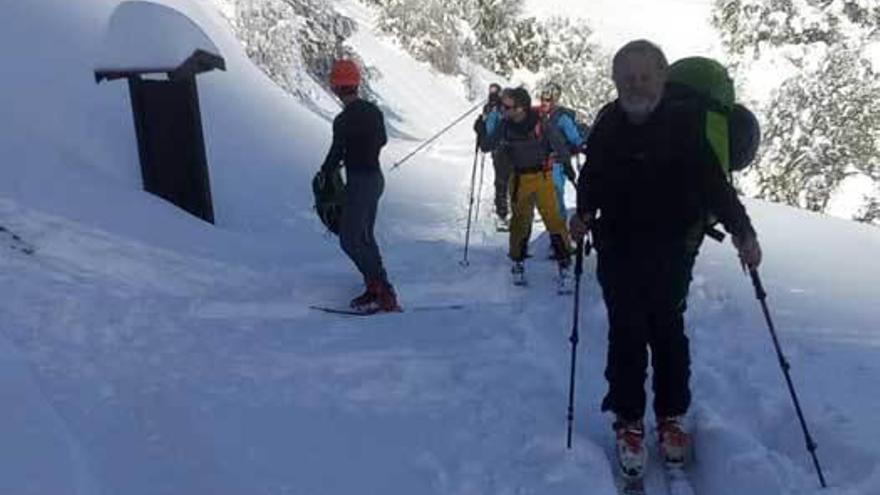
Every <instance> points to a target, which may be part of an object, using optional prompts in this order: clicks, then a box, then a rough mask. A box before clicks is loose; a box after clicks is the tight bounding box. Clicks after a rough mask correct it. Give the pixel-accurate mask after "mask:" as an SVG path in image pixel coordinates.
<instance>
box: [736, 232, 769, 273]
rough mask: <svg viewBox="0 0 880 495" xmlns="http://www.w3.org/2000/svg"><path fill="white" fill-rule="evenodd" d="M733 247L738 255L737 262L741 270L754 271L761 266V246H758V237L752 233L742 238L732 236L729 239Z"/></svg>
mask: <svg viewBox="0 0 880 495" xmlns="http://www.w3.org/2000/svg"><path fill="white" fill-rule="evenodd" d="M731 240H732V241H733V245H734V246H736V250H737V252H738V253H739V260H740V263H742V266H743V268H744V269H745V268H748V269H750V270H754V269H755V268H758V265H760V264H761V257H762V255H761V245H760V244H758V237H757V236H756V235H755V234H754V232H750V233H748V234H746V235H744V236H742V237H739V236H733V238H732V239H731Z"/></svg>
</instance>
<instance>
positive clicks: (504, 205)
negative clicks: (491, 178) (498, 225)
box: [492, 151, 512, 219]
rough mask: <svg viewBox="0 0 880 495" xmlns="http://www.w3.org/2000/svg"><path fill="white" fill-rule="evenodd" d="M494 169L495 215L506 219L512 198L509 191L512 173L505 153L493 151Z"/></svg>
mask: <svg viewBox="0 0 880 495" xmlns="http://www.w3.org/2000/svg"><path fill="white" fill-rule="evenodd" d="M492 168H494V169H495V214H496V215H498V216H499V217H500V218H505V219H506V218H507V215H508V214H509V213H510V208H509V204H510V203H509V202H510V196H509V195H508V189H507V188H508V184H509V183H510V174H511V171H512V169H511V165H510V161H509V160H508V159H507V156H506V155H505V154H504V153H502V152H500V151H493V152H492Z"/></svg>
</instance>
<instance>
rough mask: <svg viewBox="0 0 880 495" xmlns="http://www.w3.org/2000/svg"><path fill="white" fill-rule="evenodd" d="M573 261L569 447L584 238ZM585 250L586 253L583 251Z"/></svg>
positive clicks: (568, 416)
mask: <svg viewBox="0 0 880 495" xmlns="http://www.w3.org/2000/svg"><path fill="white" fill-rule="evenodd" d="M575 249H576V251H575V262H574V318H573V321H574V323H573V324H572V327H571V336H570V337H569V338H568V341H569V342H571V373H570V374H569V379H568V415H567V419H568V437H567V441H566V446H567V447H568V448H569V449H570V448H571V429H572V425H573V424H574V377H575V369H576V365H577V345H578V341H579V340H580V336H579V335H578V319H579V317H580V306H581V275H582V274H583V273H584V256H589V255H590V243H589V241H587V243H586V244H584V239H583V238H581V239H579V240H578V241H577V247H576V248H575ZM585 250H586V253H585V252H584V251H585Z"/></svg>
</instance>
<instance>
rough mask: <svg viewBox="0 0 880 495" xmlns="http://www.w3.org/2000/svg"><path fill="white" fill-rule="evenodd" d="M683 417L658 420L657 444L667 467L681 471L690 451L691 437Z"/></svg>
mask: <svg viewBox="0 0 880 495" xmlns="http://www.w3.org/2000/svg"><path fill="white" fill-rule="evenodd" d="M683 423H684V417H683V416H666V417H662V418H657V444H658V446H659V447H660V458H661V459H663V462H665V463H666V466H667V467H669V468H672V469H681V468H683V467H684V464H685V461H686V459H687V457H688V454H689V451H690V444H691V437H690V435H689V434H688V433H687V431H685V429H684V425H683Z"/></svg>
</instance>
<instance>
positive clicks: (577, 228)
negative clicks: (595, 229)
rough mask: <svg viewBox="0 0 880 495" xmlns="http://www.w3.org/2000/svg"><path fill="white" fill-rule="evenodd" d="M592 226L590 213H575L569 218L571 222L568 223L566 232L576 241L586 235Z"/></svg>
mask: <svg viewBox="0 0 880 495" xmlns="http://www.w3.org/2000/svg"><path fill="white" fill-rule="evenodd" d="M592 224H593V215H592V213H580V212H575V214H574V215H572V216H571V220H569V221H568V230H569V232H570V233H571V237H572V239H574V240H575V241H577V240H578V239H581V238H582V237H584V236H585V235H587V231H589V230H590V228H592Z"/></svg>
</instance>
